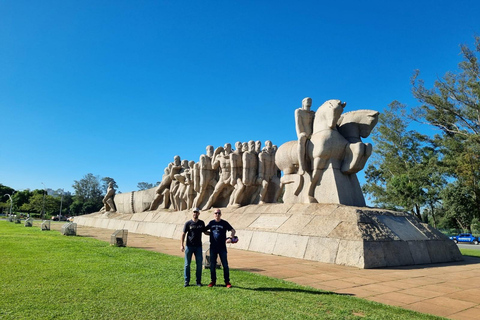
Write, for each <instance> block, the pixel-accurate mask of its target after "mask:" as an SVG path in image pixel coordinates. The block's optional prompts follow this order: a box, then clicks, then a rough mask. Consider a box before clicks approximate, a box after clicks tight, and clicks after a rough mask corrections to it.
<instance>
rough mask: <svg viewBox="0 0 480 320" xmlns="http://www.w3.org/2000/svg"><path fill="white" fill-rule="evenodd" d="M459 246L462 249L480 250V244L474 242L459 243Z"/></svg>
mask: <svg viewBox="0 0 480 320" xmlns="http://www.w3.org/2000/svg"><path fill="white" fill-rule="evenodd" d="M457 246H458V247H459V248H460V249H473V250H480V245H474V244H469V243H457Z"/></svg>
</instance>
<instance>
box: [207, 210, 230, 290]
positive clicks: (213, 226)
mask: <svg viewBox="0 0 480 320" xmlns="http://www.w3.org/2000/svg"><path fill="white" fill-rule="evenodd" d="M214 215H215V220H212V221H210V222H209V223H208V225H207V226H206V227H205V230H210V232H209V234H210V277H211V279H212V282H211V283H210V284H209V285H208V286H209V287H213V286H214V285H215V284H216V283H217V270H216V261H217V255H218V256H220V261H221V262H222V266H223V278H224V279H225V285H226V286H227V288H231V287H232V285H231V284H230V269H229V268H228V260H227V245H226V243H225V242H226V240H227V231H231V236H232V237H234V236H235V229H233V227H232V226H231V225H230V223H228V222H227V221H225V220H222V219H221V217H222V212H221V211H220V209H216V210H215V211H214Z"/></svg>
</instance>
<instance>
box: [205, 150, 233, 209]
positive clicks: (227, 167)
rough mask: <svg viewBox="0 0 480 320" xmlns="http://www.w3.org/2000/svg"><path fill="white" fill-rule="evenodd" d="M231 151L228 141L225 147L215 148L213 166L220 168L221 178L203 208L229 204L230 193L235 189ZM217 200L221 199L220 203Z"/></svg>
mask: <svg viewBox="0 0 480 320" xmlns="http://www.w3.org/2000/svg"><path fill="white" fill-rule="evenodd" d="M231 153H232V146H231V144H230V143H226V144H225V146H224V147H223V148H222V147H218V148H217V149H216V150H215V153H214V155H213V159H212V168H213V169H214V170H216V169H219V179H218V182H217V184H216V185H215V190H214V191H213V193H212V195H211V196H210V198H209V199H208V202H207V204H206V205H205V207H204V208H203V209H204V210H206V209H210V208H211V207H212V206H213V205H214V204H215V205H216V206H218V207H225V206H227V204H228V201H229V199H230V194H231V193H232V191H233V187H232V184H231V163H230V154H231ZM217 201H220V203H217Z"/></svg>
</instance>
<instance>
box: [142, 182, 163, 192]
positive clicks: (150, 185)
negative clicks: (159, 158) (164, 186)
mask: <svg viewBox="0 0 480 320" xmlns="http://www.w3.org/2000/svg"><path fill="white" fill-rule="evenodd" d="M156 185H158V182H157V184H153V183H148V182H139V183H137V188H138V190H147V189H151V188H153V187H155V186H156Z"/></svg>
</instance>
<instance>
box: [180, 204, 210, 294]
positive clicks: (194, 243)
mask: <svg viewBox="0 0 480 320" xmlns="http://www.w3.org/2000/svg"><path fill="white" fill-rule="evenodd" d="M199 215H200V209H198V208H195V209H193V218H192V220H189V221H187V222H186V223H185V226H184V227H183V233H182V247H181V250H182V252H185V268H184V277H185V285H184V287H188V286H189V285H190V264H191V262H192V254H195V262H196V263H197V272H196V276H197V286H199V287H201V286H202V262H203V256H202V232H205V222H203V221H202V220H199V219H198V216H199ZM185 236H187V247H186V248H185V245H184V243H185Z"/></svg>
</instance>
